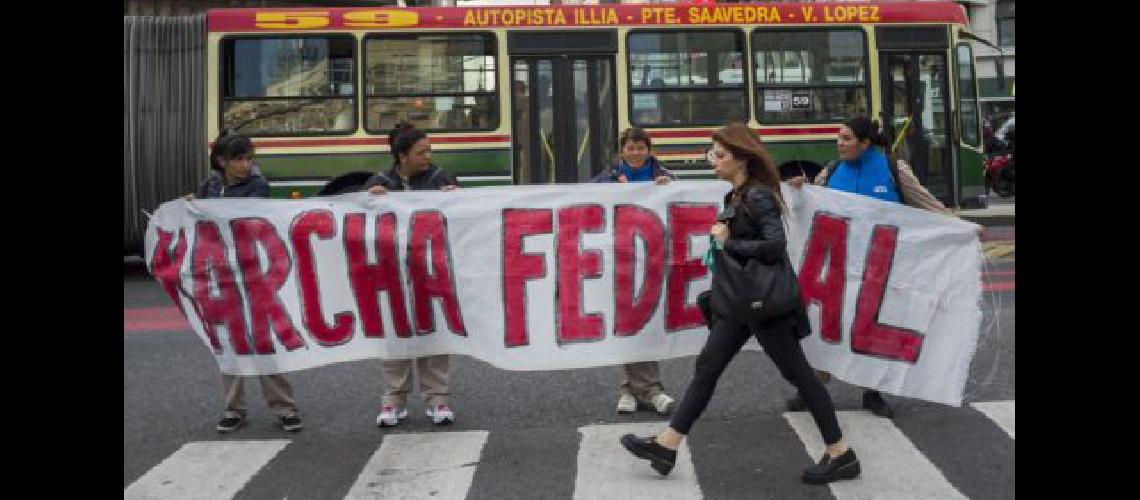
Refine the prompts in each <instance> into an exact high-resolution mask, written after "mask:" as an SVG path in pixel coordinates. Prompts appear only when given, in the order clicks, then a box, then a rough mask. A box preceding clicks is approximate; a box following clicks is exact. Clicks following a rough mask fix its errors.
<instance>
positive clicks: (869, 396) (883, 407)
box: [863, 390, 895, 418]
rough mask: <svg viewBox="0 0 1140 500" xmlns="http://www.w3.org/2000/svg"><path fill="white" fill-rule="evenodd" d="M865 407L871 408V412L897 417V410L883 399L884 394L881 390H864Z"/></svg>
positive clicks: (882, 415) (884, 416)
mask: <svg viewBox="0 0 1140 500" xmlns="http://www.w3.org/2000/svg"><path fill="white" fill-rule="evenodd" d="M863 408H866V409H868V410H871V413H873V414H875V415H878V416H880V417H883V418H895V410H894V409H892V408H891V405H889V404H887V402H886V401H885V400H883V394H882V393H880V392H879V391H872V390H867V391H865V392H863Z"/></svg>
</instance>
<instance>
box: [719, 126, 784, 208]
mask: <svg viewBox="0 0 1140 500" xmlns="http://www.w3.org/2000/svg"><path fill="white" fill-rule="evenodd" d="M712 140H714V141H716V142H718V143H720V145H721V146H723V147H724V149H727V150H728V151H729V152H731V153H732V156H733V157H735V158H738V159H741V160H744V161H745V164H746V168H745V173H746V174H747V175H746V179H745V181H744V184H742V185H741V186H740V187H739V188H737V189H734V190H733V199H734V201H737V202H739V201H740V199H741V198H742V197H743V196H744V195H745V194H746V193H747V192H748V190H749V189H751V188H752V187H754V186H756V185H760V184H762V185H765V186H768V187H769V188H771V189H772V193H773V194H774V195H775V196H776V201H777V202H778V203H779V205H780V211H781V212H783V211H785V207H786V205H785V204H784V196H783V195H782V194H780V171H779V170H777V169H776V162H775V161H774V160H772V155H770V154H768V150H767V149H765V148H764V143H762V142H760V136H758V135H756V132H753V131H752V129H750V128H748V126H747V125H744V124H743V123H729V124H728V125H725V126H724V127H721V129H720V130H717V131H716V132H714V133H713V135H712Z"/></svg>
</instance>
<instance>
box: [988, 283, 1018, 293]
mask: <svg viewBox="0 0 1140 500" xmlns="http://www.w3.org/2000/svg"><path fill="white" fill-rule="evenodd" d="M1016 286H1017V284H1016V282H1013V281H1002V282H1000V283H986V284H984V285H982V291H983V292H1008V291H1011V290H1014V289H1015V288H1016Z"/></svg>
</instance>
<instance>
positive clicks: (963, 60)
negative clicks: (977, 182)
mask: <svg viewBox="0 0 1140 500" xmlns="http://www.w3.org/2000/svg"><path fill="white" fill-rule="evenodd" d="M973 64H974V54H973V50H971V48H970V44H968V43H961V44H958V112H959V113H960V115H959V116H960V120H961V124H960V127H961V132H960V133H961V134H962V142H964V143H966V144H969V145H971V146H980V145H981V143H982V141H981V139H980V138H979V135H978V129H979V128H980V127H981V125H980V123H979V119H978V88H977V87H975V86H974V65H973Z"/></svg>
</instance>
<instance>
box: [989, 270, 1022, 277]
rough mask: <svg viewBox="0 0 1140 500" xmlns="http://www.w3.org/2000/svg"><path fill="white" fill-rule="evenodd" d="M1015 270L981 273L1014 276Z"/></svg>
mask: <svg viewBox="0 0 1140 500" xmlns="http://www.w3.org/2000/svg"><path fill="white" fill-rule="evenodd" d="M1016 272H1017V271H1014V270H1013V269H1008V270H1003V271H986V272H984V273H982V276H1014V273H1016Z"/></svg>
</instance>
